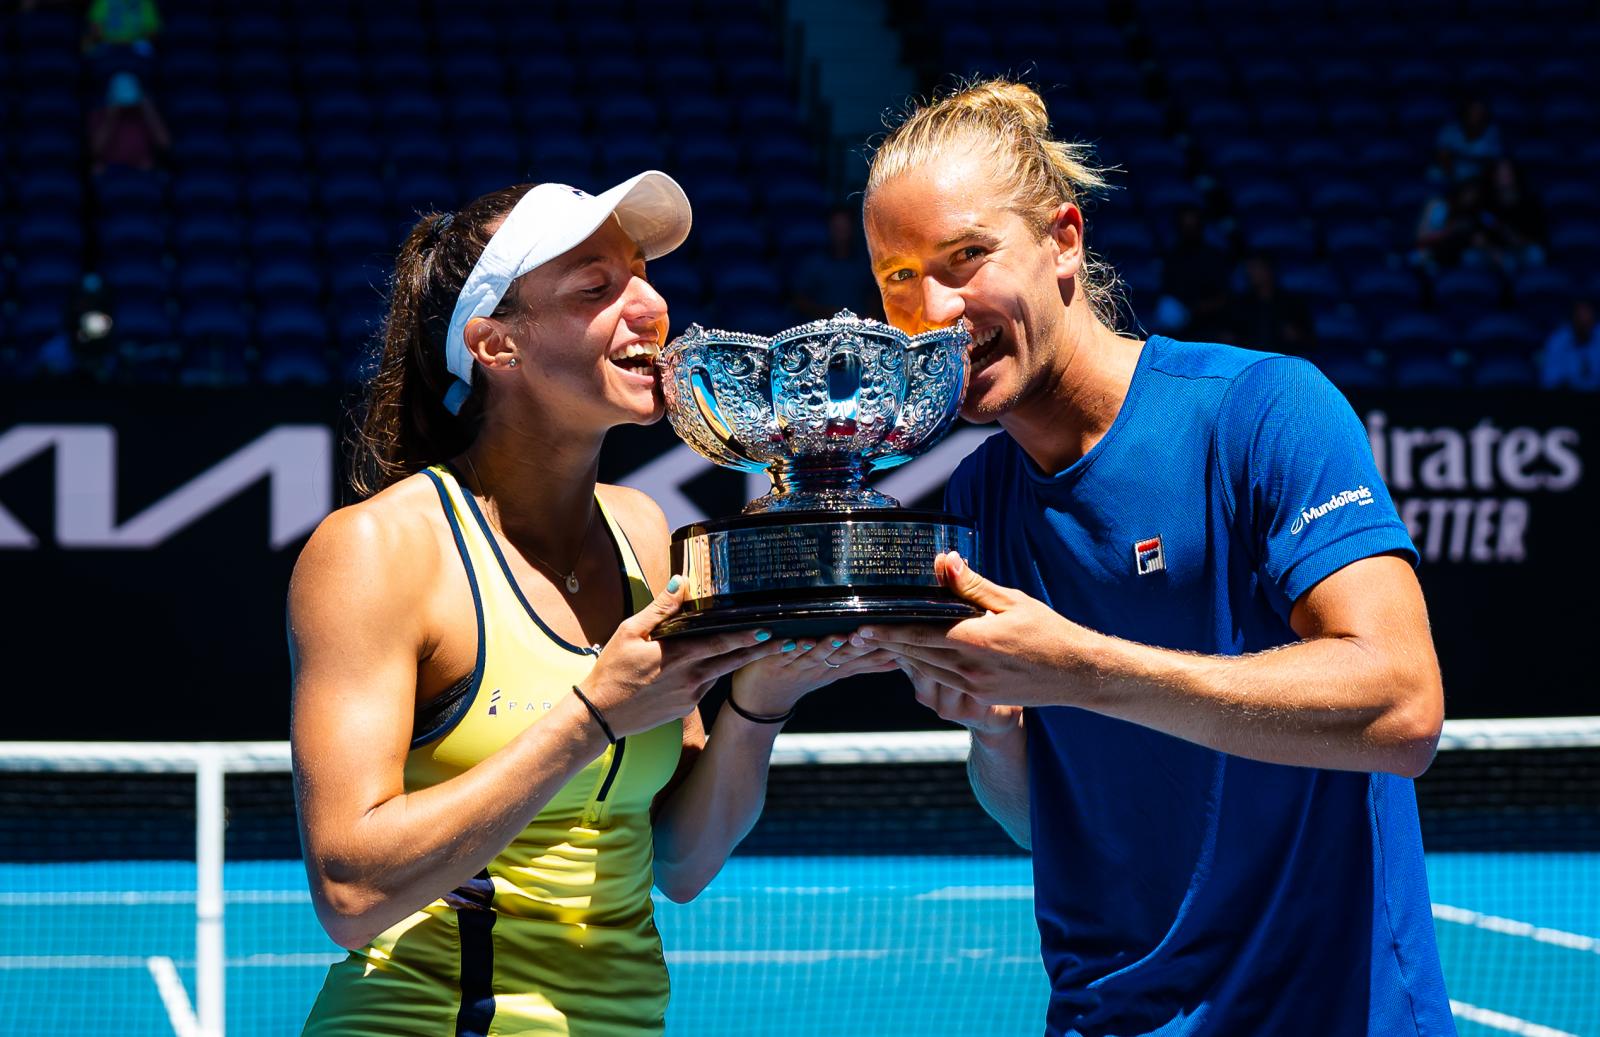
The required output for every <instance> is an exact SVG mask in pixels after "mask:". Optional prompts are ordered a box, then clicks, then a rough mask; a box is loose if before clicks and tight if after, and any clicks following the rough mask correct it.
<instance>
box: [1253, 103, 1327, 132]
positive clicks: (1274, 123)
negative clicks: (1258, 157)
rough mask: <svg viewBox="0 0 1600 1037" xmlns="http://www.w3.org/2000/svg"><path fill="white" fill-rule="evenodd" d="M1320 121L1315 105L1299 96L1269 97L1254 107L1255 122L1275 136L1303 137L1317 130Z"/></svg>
mask: <svg viewBox="0 0 1600 1037" xmlns="http://www.w3.org/2000/svg"><path fill="white" fill-rule="evenodd" d="M1321 121H1322V117H1321V112H1320V110H1319V109H1318V108H1317V106H1316V105H1314V104H1312V103H1311V102H1309V101H1306V100H1304V99H1301V98H1294V97H1286V98H1278V99H1269V100H1266V101H1263V102H1261V103H1260V104H1259V105H1257V107H1256V124H1257V125H1258V126H1260V127H1261V129H1262V131H1263V132H1264V133H1266V134H1268V135H1269V136H1272V137H1275V138H1289V137H1291V136H1298V137H1304V136H1306V135H1307V134H1311V133H1316V132H1318V126H1319V124H1320V123H1321Z"/></svg>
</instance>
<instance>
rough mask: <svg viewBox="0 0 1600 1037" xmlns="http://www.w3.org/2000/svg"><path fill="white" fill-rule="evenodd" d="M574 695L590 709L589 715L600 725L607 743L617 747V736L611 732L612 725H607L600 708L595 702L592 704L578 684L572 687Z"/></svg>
mask: <svg viewBox="0 0 1600 1037" xmlns="http://www.w3.org/2000/svg"><path fill="white" fill-rule="evenodd" d="M572 693H573V694H574V695H576V696H578V701H579V702H581V703H583V704H584V705H585V706H586V707H588V710H589V715H590V716H592V717H594V722H595V723H597V724H599V725H600V730H601V732H602V733H603V734H604V735H605V736H606V741H607V742H610V743H611V744H612V745H616V744H617V736H616V735H615V734H613V733H612V732H611V725H610V724H608V723H606V717H605V714H604V713H602V712H600V707H599V706H597V705H595V704H594V703H593V702H590V701H589V696H587V695H585V694H584V693H583V692H582V691H580V690H578V686H577V685H576V684H574V685H573V686H572Z"/></svg>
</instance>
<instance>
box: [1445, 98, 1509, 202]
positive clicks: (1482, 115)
mask: <svg viewBox="0 0 1600 1037" xmlns="http://www.w3.org/2000/svg"><path fill="white" fill-rule="evenodd" d="M1436 147H1437V150H1438V153H1439V158H1438V163H1439V164H1438V172H1439V173H1440V175H1441V176H1442V178H1444V179H1445V180H1446V182H1449V181H1452V180H1453V181H1454V182H1456V183H1460V182H1462V181H1464V180H1475V179H1477V178H1478V177H1481V176H1484V175H1485V174H1487V173H1488V172H1489V167H1490V166H1491V165H1493V164H1494V162H1495V161H1496V160H1497V159H1499V158H1500V157H1501V155H1502V154H1503V152H1502V150H1501V145H1500V127H1498V126H1496V125H1495V124H1494V121H1493V119H1492V117H1491V116H1490V114H1489V106H1488V105H1487V104H1485V103H1484V101H1483V100H1482V99H1481V98H1476V97H1475V98H1472V99H1471V100H1468V101H1466V102H1464V103H1463V104H1462V105H1461V111H1460V114H1459V115H1458V116H1457V117H1456V121H1455V122H1452V123H1448V124H1446V125H1445V127H1444V128H1443V129H1441V130H1440V131H1439V136H1438V139H1437V141H1436Z"/></svg>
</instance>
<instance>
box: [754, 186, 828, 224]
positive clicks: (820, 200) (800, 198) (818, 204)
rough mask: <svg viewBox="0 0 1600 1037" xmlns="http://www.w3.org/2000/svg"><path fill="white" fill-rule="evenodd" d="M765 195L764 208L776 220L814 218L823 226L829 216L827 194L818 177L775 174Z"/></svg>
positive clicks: (764, 188) (764, 191)
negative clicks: (816, 178) (809, 177)
mask: <svg viewBox="0 0 1600 1037" xmlns="http://www.w3.org/2000/svg"><path fill="white" fill-rule="evenodd" d="M762 196H763V203H762V204H763V207H764V208H765V209H766V211H767V213H768V214H769V215H771V216H773V217H774V218H775V219H779V220H795V221H800V222H804V221H807V220H814V221H815V222H816V223H818V224H819V225H820V224H821V223H823V222H824V221H825V219H826V218H827V208H828V194H827V192H826V191H824V190H823V189H822V187H821V185H820V184H819V183H818V182H817V181H815V180H812V179H808V178H804V177H799V176H784V177H774V178H773V179H771V180H768V181H766V183H765V186H764V187H763V190H762Z"/></svg>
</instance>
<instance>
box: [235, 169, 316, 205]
mask: <svg viewBox="0 0 1600 1037" xmlns="http://www.w3.org/2000/svg"><path fill="white" fill-rule="evenodd" d="M244 193H245V198H246V199H247V200H248V201H249V203H250V207H251V208H252V209H253V210H255V211H256V212H257V213H265V212H279V213H282V212H303V211H304V210H306V209H307V208H309V207H310V205H311V181H310V179H309V178H308V177H305V176H301V175H298V174H295V173H290V172H281V173H279V172H268V173H263V174H261V175H259V176H255V177H252V178H251V179H250V182H249V183H247V184H246V185H245V192H244Z"/></svg>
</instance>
